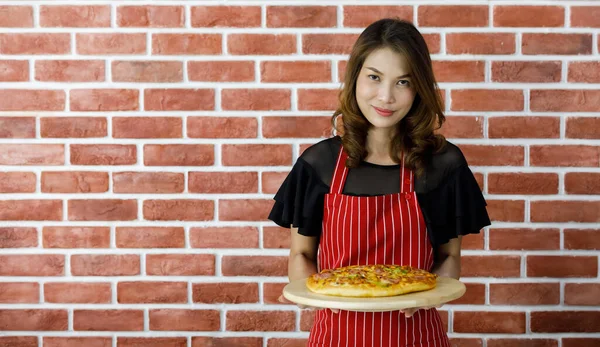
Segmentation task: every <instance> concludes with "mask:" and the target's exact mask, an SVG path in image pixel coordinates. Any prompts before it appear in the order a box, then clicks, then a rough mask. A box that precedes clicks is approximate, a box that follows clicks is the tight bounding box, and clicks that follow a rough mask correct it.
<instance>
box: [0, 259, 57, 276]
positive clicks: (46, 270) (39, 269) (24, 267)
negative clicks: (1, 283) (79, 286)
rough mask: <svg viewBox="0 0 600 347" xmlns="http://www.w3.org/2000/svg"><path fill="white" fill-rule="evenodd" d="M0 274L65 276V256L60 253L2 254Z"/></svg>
mask: <svg viewBox="0 0 600 347" xmlns="http://www.w3.org/2000/svg"><path fill="white" fill-rule="evenodd" d="M0 260H1V261H0V276H64V275H65V256H64V255H59V254H11V255H0Z"/></svg>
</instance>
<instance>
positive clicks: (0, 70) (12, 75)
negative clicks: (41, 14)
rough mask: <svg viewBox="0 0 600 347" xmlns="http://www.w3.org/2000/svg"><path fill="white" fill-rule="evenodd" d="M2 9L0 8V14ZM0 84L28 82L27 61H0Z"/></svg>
mask: <svg viewBox="0 0 600 347" xmlns="http://www.w3.org/2000/svg"><path fill="white" fill-rule="evenodd" d="M1 9H2V7H1V6H0V13H2V12H1ZM0 81H1V82H27V81H29V62H28V61H27V60H2V61H0Z"/></svg>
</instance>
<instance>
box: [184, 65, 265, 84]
mask: <svg viewBox="0 0 600 347" xmlns="http://www.w3.org/2000/svg"><path fill="white" fill-rule="evenodd" d="M187 70H188V79H189V80H190V81H201V82H254V80H255V79H256V77H255V75H254V61H245V60H240V61H188V65H187Z"/></svg>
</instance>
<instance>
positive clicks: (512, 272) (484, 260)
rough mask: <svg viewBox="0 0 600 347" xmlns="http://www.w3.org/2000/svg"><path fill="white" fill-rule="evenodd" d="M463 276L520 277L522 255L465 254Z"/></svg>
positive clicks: (462, 260) (462, 261)
mask: <svg viewBox="0 0 600 347" xmlns="http://www.w3.org/2000/svg"><path fill="white" fill-rule="evenodd" d="M461 263H462V271H461V276H462V277H520V274H521V257H520V256H514V255H507V256H504V255H494V256H463V257H462V259H461Z"/></svg>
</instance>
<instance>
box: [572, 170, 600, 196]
mask: <svg viewBox="0 0 600 347" xmlns="http://www.w3.org/2000/svg"><path fill="white" fill-rule="evenodd" d="M565 192H566V193H567V194H593V195H600V173H594V172H567V173H566V174H565Z"/></svg>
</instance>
